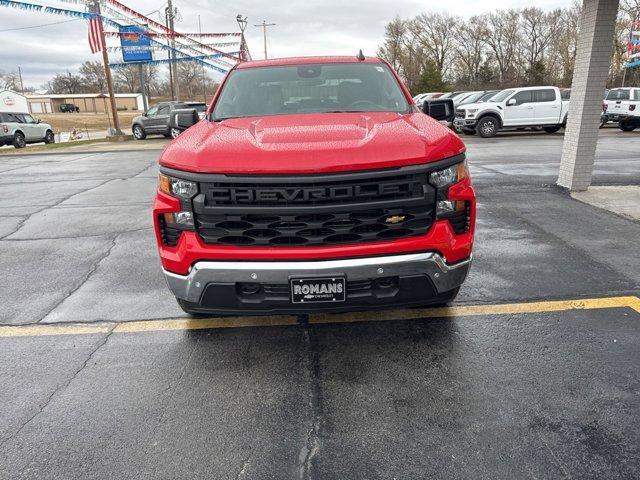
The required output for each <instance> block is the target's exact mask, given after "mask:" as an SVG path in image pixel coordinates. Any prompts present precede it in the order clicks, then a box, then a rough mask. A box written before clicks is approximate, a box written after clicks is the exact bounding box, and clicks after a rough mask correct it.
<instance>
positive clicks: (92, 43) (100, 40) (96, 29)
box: [89, 16, 104, 53]
mask: <svg viewBox="0 0 640 480" xmlns="http://www.w3.org/2000/svg"><path fill="white" fill-rule="evenodd" d="M89 48H91V53H96V52H101V51H102V49H103V48H104V36H103V35H102V19H101V18H100V17H99V16H95V17H93V18H91V19H90V20H89Z"/></svg>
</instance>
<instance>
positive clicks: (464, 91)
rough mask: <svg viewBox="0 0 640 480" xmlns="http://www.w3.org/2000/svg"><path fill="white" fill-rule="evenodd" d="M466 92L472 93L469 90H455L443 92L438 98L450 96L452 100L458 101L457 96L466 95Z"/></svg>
mask: <svg viewBox="0 0 640 480" xmlns="http://www.w3.org/2000/svg"><path fill="white" fill-rule="evenodd" d="M465 93H470V92H468V91H467V90H459V91H455V92H447V93H444V94H442V95H441V96H440V97H438V98H443V99H444V98H450V99H451V100H453V101H454V102H455V101H456V98H457V97H459V96H460V95H464V94H465Z"/></svg>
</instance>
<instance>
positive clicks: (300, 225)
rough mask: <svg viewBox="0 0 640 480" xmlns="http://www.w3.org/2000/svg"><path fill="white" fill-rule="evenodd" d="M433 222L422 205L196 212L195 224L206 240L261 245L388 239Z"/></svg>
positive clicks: (419, 230)
mask: <svg viewBox="0 0 640 480" xmlns="http://www.w3.org/2000/svg"><path fill="white" fill-rule="evenodd" d="M396 222H397V223H396ZM432 223H433V212H432V210H431V209H425V208H420V207H412V208H393V209H373V210H360V211H357V212H351V213H349V212H342V213H321V214H304V215H294V214H290V215H289V214H281V215H269V214H249V215H240V216H231V215H224V214H221V215H197V216H196V227H197V229H198V233H199V234H200V236H201V237H202V239H203V240H204V242H205V243H222V244H228V245H261V246H265V245H269V246H287V245H290V246H293V245H328V244H338V243H352V242H363V241H365V242H366V241H375V240H390V239H395V238H401V237H407V236H411V235H420V234H423V233H426V231H427V230H428V229H429V227H430V226H431V224H432Z"/></svg>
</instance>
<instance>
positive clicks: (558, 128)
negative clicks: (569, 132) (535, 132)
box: [544, 125, 562, 133]
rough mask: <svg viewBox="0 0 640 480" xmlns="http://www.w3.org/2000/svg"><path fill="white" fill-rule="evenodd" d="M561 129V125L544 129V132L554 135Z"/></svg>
mask: <svg viewBox="0 0 640 480" xmlns="http://www.w3.org/2000/svg"><path fill="white" fill-rule="evenodd" d="M561 128H562V125H554V126H553V127H544V131H545V132H547V133H556V132H557V131H558V130H560V129H561Z"/></svg>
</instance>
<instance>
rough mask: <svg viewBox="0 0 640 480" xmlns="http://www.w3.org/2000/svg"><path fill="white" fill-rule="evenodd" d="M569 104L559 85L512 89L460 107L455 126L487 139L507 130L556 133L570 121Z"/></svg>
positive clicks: (457, 110)
mask: <svg viewBox="0 0 640 480" xmlns="http://www.w3.org/2000/svg"><path fill="white" fill-rule="evenodd" d="M568 106H569V102H568V100H563V99H562V98H561V95H560V90H559V89H558V88H557V87H524V88H510V89H507V90H503V91H502V92H500V93H498V94H496V95H495V96H493V97H492V98H490V99H489V100H488V101H486V102H483V103H470V104H467V105H462V106H459V107H458V108H457V109H456V118H455V120H454V126H455V127H456V128H459V129H460V130H461V131H462V132H463V133H465V134H467V135H473V134H474V133H477V134H478V135H479V136H481V137H485V138H486V137H493V136H495V135H496V134H497V133H498V131H499V130H507V129H524V128H542V129H543V130H544V131H545V132H547V133H555V132H557V131H558V130H560V129H561V128H562V127H563V126H564V125H565V124H566V121H567V113H568V110H569V108H568Z"/></svg>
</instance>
